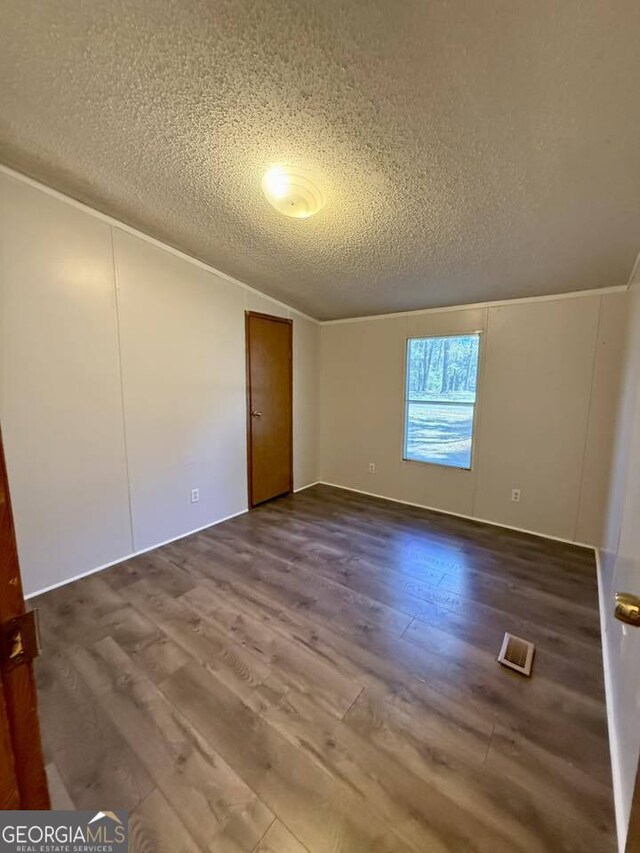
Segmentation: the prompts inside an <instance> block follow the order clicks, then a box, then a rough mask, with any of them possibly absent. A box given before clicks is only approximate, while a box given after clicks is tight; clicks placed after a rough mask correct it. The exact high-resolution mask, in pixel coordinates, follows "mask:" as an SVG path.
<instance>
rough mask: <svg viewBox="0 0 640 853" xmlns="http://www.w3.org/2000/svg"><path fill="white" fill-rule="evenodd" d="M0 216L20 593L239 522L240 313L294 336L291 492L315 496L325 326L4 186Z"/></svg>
mask: <svg viewBox="0 0 640 853" xmlns="http://www.w3.org/2000/svg"><path fill="white" fill-rule="evenodd" d="M0 199H1V203H0V263H1V271H2V275H1V278H0V307H1V311H2V314H1V323H2V327H1V328H2V338H1V340H0V419H1V421H2V428H3V435H4V442H5V450H6V454H7V466H8V471H9V479H10V486H11V493H12V498H13V503H14V511H15V519H16V531H17V537H18V547H19V551H20V560H21V566H22V574H23V581H24V586H25V590H26V592H27V593H32V592H34V591H37V590H41V589H44V588H46V587H48V586H51V585H54V584H57V583H60V582H62V581H64V580H66V579H68V578H71V577H74V576H77V575H79V574H82V573H84V572H88V571H90V570H92V569H94V568H96V567H98V566H102V565H105V564H108V563H111V562H114V561H118V560H120V559H122V558H124V557H125V556H127V555H129V554H131V553H133V552H134V551H138V550H142V549H145V548H149V547H151V546H153V545H155V544H158V543H159V542H162V541H166V540H167V539H170V538H173V537H176V536H180V535H182V534H184V533H187V532H189V531H191V530H194V529H196V528H199V527H202V526H204V525H207V524H211V523H214V522H215V521H217V520H219V519H221V518H224V517H226V516H228V515H232V514H234V513H238V512H241V511H243V510H245V509H246V507H247V484H246V479H247V477H246V437H245V361H244V311H245V309H251V310H259V311H264V312H266V313H271V314H279V315H282V314H284V315H287V316H291V318H292V319H293V336H294V486H295V487H296V488H300V487H303V486H305V485H308V484H309V483H311V482H314V481H315V480H317V479H318V478H317V473H316V451H317V417H316V401H317V370H318V337H319V326H318V324H317V323H315V322H314V321H311V320H309V319H305V318H304V317H302V316H301V315H299V314H298V313H297V312H294V311H292V310H290V309H288V308H287V307H286V306H283V305H281V304H280V303H276V302H274V301H272V300H270V299H268V298H266V297H262V296H260V295H259V294H256V293H254V292H253V291H251V290H250V289H247V288H245V287H244V286H242V285H240V284H238V283H235V282H233V281H231V280H229V279H227V278H226V277H224V276H222V275H220V274H217V273H216V272H215V271H213V270H211V269H209V268H207V267H205V266H204V265H203V264H199V263H197V262H194V261H192V260H190V259H187V258H185V257H184V256H180V255H179V253H176V252H174V251H172V250H169V249H166V248H163V247H162V246H160V245H159V244H157V243H156V242H155V241H150V240H148V239H147V238H144V237H142V235H136V234H135V233H132V231H131V229H127V228H125V227H124V226H123V227H120V226H118V224H117V223H113V222H112V221H110V220H108V219H107V218H106V217H101V216H99V215H95V214H93V213H92V212H91V211H88V210H87V209H86V208H84V207H83V206H81V205H78V204H75V203H71V202H69V201H67V200H64V199H62V198H61V197H59V196H58V195H57V194H55V193H51V192H48V191H45V190H44V189H42V188H38V187H37V186H34V185H33V184H32V182H26V181H24V180H22V179H19V178H18V177H17V176H14V175H12V174H10V173H8V172H6V171H5V172H2V173H0ZM192 488H198V489H199V490H200V501H199V503H196V504H192V503H191V502H190V492H191V489H192Z"/></svg>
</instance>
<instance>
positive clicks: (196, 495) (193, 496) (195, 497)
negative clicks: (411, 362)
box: [191, 489, 200, 504]
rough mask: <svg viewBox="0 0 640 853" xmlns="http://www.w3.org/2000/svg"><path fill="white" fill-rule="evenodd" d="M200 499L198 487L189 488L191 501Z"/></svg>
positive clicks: (195, 502) (194, 501) (195, 501)
mask: <svg viewBox="0 0 640 853" xmlns="http://www.w3.org/2000/svg"><path fill="white" fill-rule="evenodd" d="M199 500H200V489H191V503H192V504H197V503H198V501H199Z"/></svg>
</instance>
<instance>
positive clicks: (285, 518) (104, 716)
mask: <svg viewBox="0 0 640 853" xmlns="http://www.w3.org/2000/svg"><path fill="white" fill-rule="evenodd" d="M33 603H34V604H35V605H36V606H38V607H39V608H40V611H41V628H42V640H43V653H42V656H41V658H40V659H39V661H38V663H37V675H38V685H39V696H40V713H41V718H42V727H43V736H44V741H45V751H46V760H47V763H48V771H49V776H50V780H51V787H52V793H53V796H54V801H55V803H56V804H57V805H59V806H61V807H63V806H65V805H67V806H68V807H75V808H82V809H89V808H91V809H103V810H104V809H115V808H125V809H128V810H129V811H130V815H131V816H130V826H131V838H132V843H131V849H132V850H135V851H166V853H183V851H197V850H201V851H211V853H258V851H259V853H267V851H268V852H269V853H304V851H308V853H336V851H344V853H391V851H394V853H396V852H397V853H444V851H487V853H499V851H505V853H507V852H508V853H519V851H539V853H560V851H585V853H587V852H588V853H613V851H614V849H615V844H614V820H613V807H612V792H611V782H610V764H609V753H608V742H607V733H606V713H605V704H604V692H603V675H602V659H601V646H600V632H599V619H598V603H597V585H596V570H595V565H594V557H593V553H592V552H590V551H588V550H585V549H581V548H578V547H574V546H571V545H565V544H561V543H557V542H551V541H548V540H545V539H542V538H536V537H533V536H526V535H524V534H520V533H515V532H512V531H508V530H503V529H500V528H496V527H491V526H487V525H482V524H476V523H473V522H469V521H465V520H462V519H456V518H452V517H449V516H446V515H441V514H436V513H432V512H428V511H425V510H419V509H415V508H411V507H407V506H401V505H399V504H394V503H390V502H386V501H382V500H378V499H374V498H369V497H365V496H362V495H358V494H355V493H352V492H348V491H345V490H340V489H334V488H330V487H328V486H314V487H312V488H309V489H307V490H305V491H303V492H299V493H298V494H296V495H292V496H289V497H286V498H282V499H279V500H276V501H272V502H271V503H268V504H265V505H263V506H261V507H259V508H258V509H256V510H254V511H252V512H250V513H248V514H245V515H242V516H239V517H237V518H235V519H232V520H230V521H227V522H224V523H223V524H219V525H217V526H215V527H211V528H209V529H207V530H205V531H203V532H201V533H198V534H194V535H192V536H189V537H187V538H185V539H181V540H179V541H176V542H174V543H172V544H170V545H165V546H163V547H161V548H158V549H156V550H155V551H152V552H150V553H147V554H144V555H142V556H139V557H136V558H135V559H131V560H128V561H126V562H124V563H122V564H120V565H118V566H115V567H113V568H110V569H108V570H105V571H103V572H100V573H98V574H94V575H92V576H90V577H87V578H84V579H83V580H79V581H76V582H75V583H72V584H69V585H68V586H65V587H63V588H60V589H58V590H55V591H53V592H49V593H47V594H45V595H42V596H40V597H39V598H38V599H36V600H35V601H34V602H33ZM505 631H510V632H512V633H515V634H517V635H519V636H522V637H524V638H526V639H530V640H532V641H534V642H535V643H536V646H537V653H536V657H535V661H534V669H533V676H532V678H530V679H527V678H524V677H523V676H521V675H518V674H517V673H514V672H511V671H509V670H507V669H505V668H504V667H502V666H500V665H499V664H498V663H497V662H496V656H497V653H498V651H499V648H500V643H501V640H502V637H503V634H504V632H505Z"/></svg>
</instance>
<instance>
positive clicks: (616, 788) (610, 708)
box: [595, 548, 627, 853]
mask: <svg viewBox="0 0 640 853" xmlns="http://www.w3.org/2000/svg"><path fill="white" fill-rule="evenodd" d="M595 552H596V568H597V574H598V605H599V608H600V634H601V637H602V668H603V670H604V694H605V700H606V705H607V727H608V730H609V754H610V756H611V778H612V781H613V805H614V810H615V816H616V834H617V838H618V851H619V853H624V848H625V845H626V840H627V825H626V822H625V815H624V806H623V801H622V780H621V771H620V747H621V745H620V741H619V739H618V727H617V725H616V719H615V711H614V696H613V680H612V676H611V664H610V660H609V640H608V634H607V610H608V608H609V607H610V606H611V602H610V601H605V593H604V581H603V578H602V561H601V558H600V549H599V548H596V549H595Z"/></svg>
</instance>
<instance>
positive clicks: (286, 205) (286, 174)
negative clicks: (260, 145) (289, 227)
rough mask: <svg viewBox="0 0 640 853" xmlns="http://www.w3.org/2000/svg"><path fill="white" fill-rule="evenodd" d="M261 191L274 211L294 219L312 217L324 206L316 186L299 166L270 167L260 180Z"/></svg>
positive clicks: (323, 199)
mask: <svg viewBox="0 0 640 853" xmlns="http://www.w3.org/2000/svg"><path fill="white" fill-rule="evenodd" d="M262 191H263V192H264V194H265V196H266V197H267V200H268V201H269V203H270V204H272V205H273V207H275V209H276V210H278V211H279V212H280V213H284V215H285V216H293V217H295V218H296V219H306V218H307V217H308V216H313V214H314V213H317V212H318V211H319V210H321V209H322V208H323V207H324V204H325V198H324V195H323V194H322V191H321V190H320V188H319V187H318V185H317V184H316V183H315V181H314V180H313V178H311V177H310V175H309V174H308V173H307V172H305V170H304V169H301V168H300V167H299V166H272V167H271V169H269V170H268V171H267V172H266V173H265V176H264V178H263V179H262Z"/></svg>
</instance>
